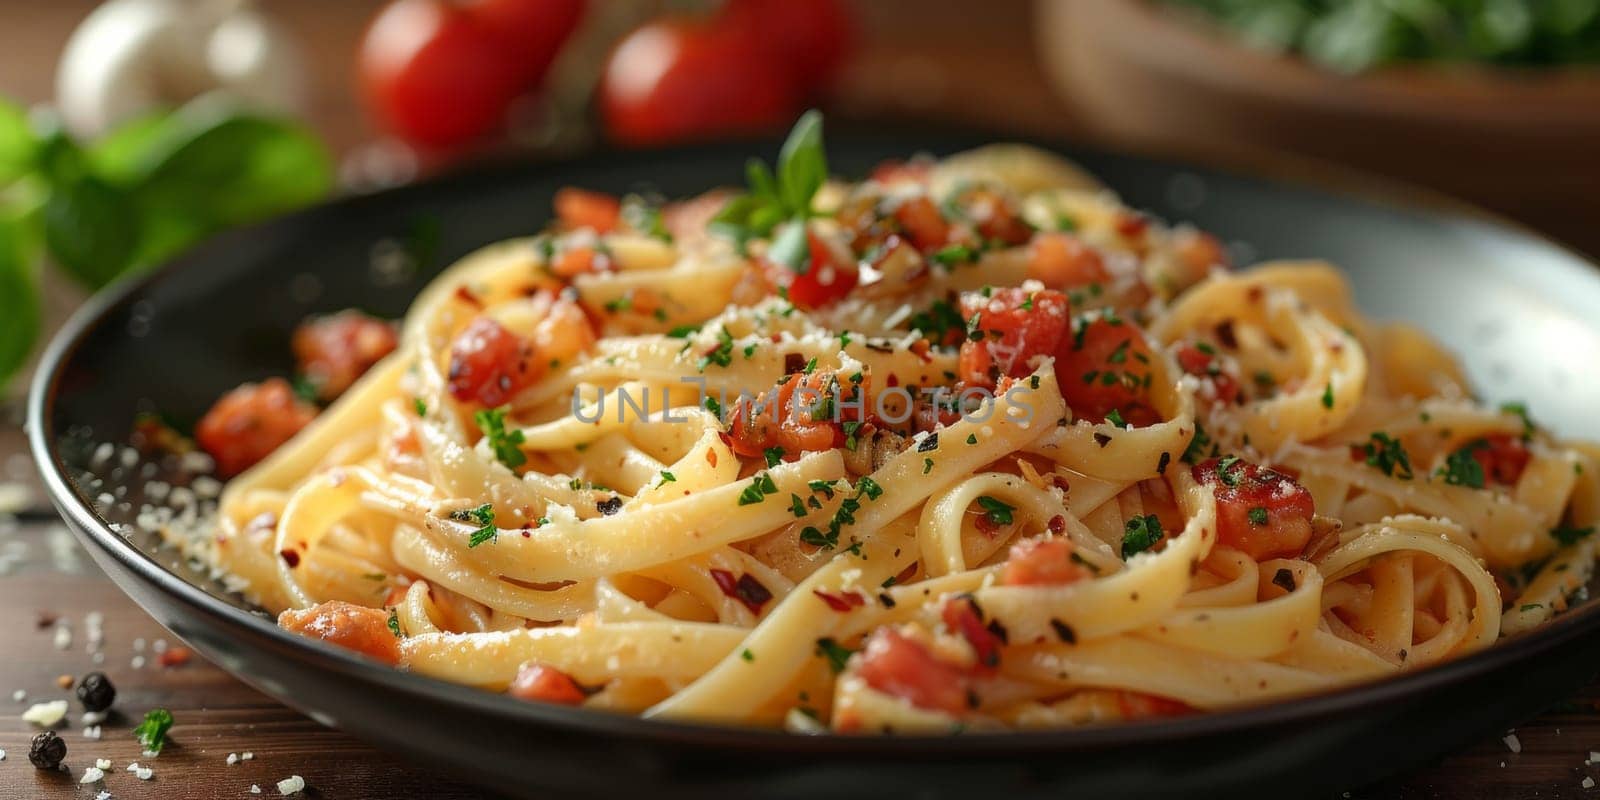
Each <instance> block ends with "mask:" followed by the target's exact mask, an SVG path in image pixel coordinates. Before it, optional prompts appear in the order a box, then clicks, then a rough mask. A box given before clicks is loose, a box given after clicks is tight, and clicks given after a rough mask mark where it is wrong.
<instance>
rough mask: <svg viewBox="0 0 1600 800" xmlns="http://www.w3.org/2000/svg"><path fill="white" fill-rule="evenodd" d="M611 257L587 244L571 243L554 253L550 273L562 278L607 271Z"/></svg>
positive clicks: (568, 278) (609, 267)
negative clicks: (571, 244)
mask: <svg viewBox="0 0 1600 800" xmlns="http://www.w3.org/2000/svg"><path fill="white" fill-rule="evenodd" d="M610 270H611V259H610V258H607V257H606V256H605V255H603V254H601V253H600V252H599V251H598V250H596V249H594V248H593V247H589V246H588V245H573V246H570V247H567V248H565V249H563V250H561V251H560V252H557V253H556V254H555V257H554V258H553V259H552V260H551V261H550V274H551V275H554V276H556V277H557V278H561V279H564V280H570V279H572V278H576V277H578V276H579V275H583V274H586V273H590V272H609V271H610Z"/></svg>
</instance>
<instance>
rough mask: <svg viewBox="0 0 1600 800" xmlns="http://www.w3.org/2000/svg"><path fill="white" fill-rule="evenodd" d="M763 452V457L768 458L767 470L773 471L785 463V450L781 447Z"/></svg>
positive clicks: (770, 448)
mask: <svg viewBox="0 0 1600 800" xmlns="http://www.w3.org/2000/svg"><path fill="white" fill-rule="evenodd" d="M761 452H762V455H764V456H766V459H767V469H772V468H773V467H776V466H778V465H779V464H781V463H783V456H784V449H783V448H781V447H769V448H767V449H766V450H763V451H761Z"/></svg>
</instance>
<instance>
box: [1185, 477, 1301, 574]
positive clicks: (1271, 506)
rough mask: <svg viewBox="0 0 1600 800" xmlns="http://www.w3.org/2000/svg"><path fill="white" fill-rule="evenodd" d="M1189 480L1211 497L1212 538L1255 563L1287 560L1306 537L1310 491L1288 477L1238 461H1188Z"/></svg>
mask: <svg viewBox="0 0 1600 800" xmlns="http://www.w3.org/2000/svg"><path fill="white" fill-rule="evenodd" d="M1191 472H1192V474H1193V475H1194V479H1195V480H1197V481H1199V482H1200V483H1203V484H1205V485H1207V486H1209V487H1211V490H1212V492H1213V493H1214V494H1215V495H1216V498H1217V537H1218V539H1220V540H1221V542H1222V543H1223V544H1225V545H1228V546H1229V547H1232V548H1234V549H1236V550H1241V551H1243V552H1244V553H1245V554H1246V555H1249V556H1250V557H1251V558H1254V559H1255V560H1257V561H1262V560H1265V559H1269V558H1293V557H1295V556H1298V555H1300V554H1301V553H1302V552H1303V551H1304V550H1305V549H1306V543H1307V542H1309V541H1311V516H1312V514H1314V513H1316V507H1315V503H1314V502H1313V501H1312V499H1311V492H1309V491H1307V490H1306V488H1305V487H1304V486H1301V485H1300V484H1299V483H1297V482H1296V481H1295V480H1294V479H1293V478H1290V477H1289V476H1287V475H1284V474H1283V473H1281V472H1276V471H1273V470H1270V469H1267V468H1266V467H1263V466H1260V465H1258V464H1252V463H1250V462H1248V461H1244V460H1242V459H1237V458H1233V457H1225V458H1221V459H1217V458H1212V459H1207V460H1205V461H1202V462H1200V463H1199V464H1196V465H1194V469H1193V470H1191Z"/></svg>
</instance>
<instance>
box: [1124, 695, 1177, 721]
mask: <svg viewBox="0 0 1600 800" xmlns="http://www.w3.org/2000/svg"><path fill="white" fill-rule="evenodd" d="M1117 708H1118V709H1119V710H1120V711H1122V717H1123V719H1154V718H1158V717H1182V716H1186V715H1188V714H1193V713H1194V708H1192V707H1191V706H1189V705H1188V704H1186V703H1182V702H1179V701H1177V700H1172V699H1169V698H1166V697H1161V696H1158V695H1153V694H1145V693H1144V692H1129V691H1118V692H1117Z"/></svg>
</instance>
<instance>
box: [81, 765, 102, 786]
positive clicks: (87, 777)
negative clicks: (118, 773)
mask: <svg viewBox="0 0 1600 800" xmlns="http://www.w3.org/2000/svg"><path fill="white" fill-rule="evenodd" d="M105 777H106V771H105V770H103V769H101V768H99V767H88V768H87V769H85V770H84V771H83V777H82V778H79V779H78V783H99V782H100V781H103V780H105Z"/></svg>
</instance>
